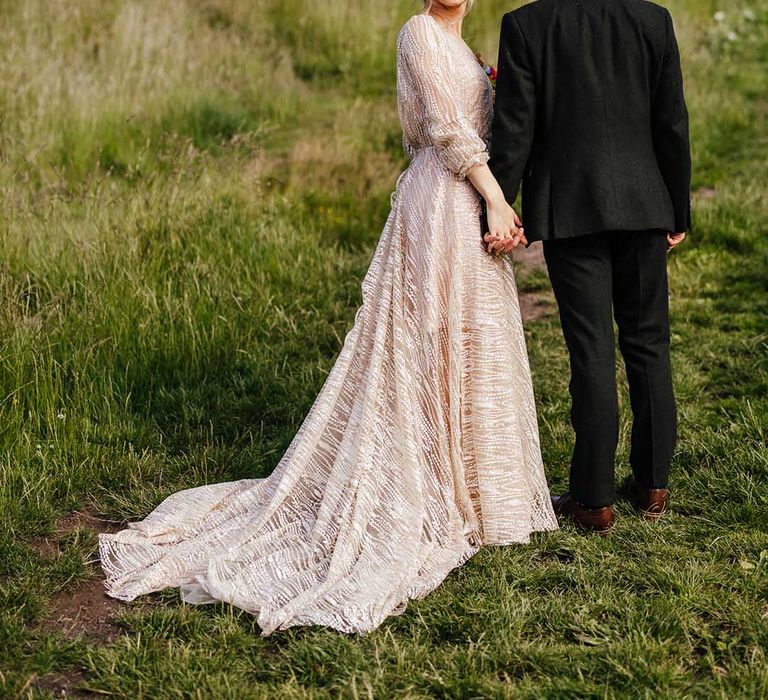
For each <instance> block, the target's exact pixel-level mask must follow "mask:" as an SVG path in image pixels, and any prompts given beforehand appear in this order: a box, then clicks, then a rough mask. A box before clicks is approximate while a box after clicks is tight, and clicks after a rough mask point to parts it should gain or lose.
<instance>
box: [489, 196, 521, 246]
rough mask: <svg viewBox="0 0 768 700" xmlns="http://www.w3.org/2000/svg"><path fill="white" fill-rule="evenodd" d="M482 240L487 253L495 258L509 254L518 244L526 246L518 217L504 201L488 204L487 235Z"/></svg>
mask: <svg viewBox="0 0 768 700" xmlns="http://www.w3.org/2000/svg"><path fill="white" fill-rule="evenodd" d="M483 240H484V241H485V242H486V250H487V251H488V253H490V254H491V255H497V256H498V255H503V254H504V253H511V252H512V251H513V250H514V249H515V248H516V247H517V246H518V245H519V244H520V243H522V244H523V245H528V239H526V237H525V231H524V230H523V225H522V223H521V221H520V217H518V215H517V213H516V212H515V210H514V209H513V208H512V207H511V206H509V204H507V202H506V200H503V199H502V200H501V201H499V202H498V203H489V204H488V233H486V234H485V235H484V236H483Z"/></svg>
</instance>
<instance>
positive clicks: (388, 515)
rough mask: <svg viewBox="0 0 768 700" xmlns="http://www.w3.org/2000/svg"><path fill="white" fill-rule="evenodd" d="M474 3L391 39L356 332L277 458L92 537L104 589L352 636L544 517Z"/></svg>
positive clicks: (417, 22) (511, 240)
mask: <svg viewBox="0 0 768 700" xmlns="http://www.w3.org/2000/svg"><path fill="white" fill-rule="evenodd" d="M470 4H471V0H433V2H430V3H428V5H427V6H425V8H424V11H423V12H422V13H421V14H418V15H416V16H414V17H412V18H411V19H410V20H408V22H406V24H405V26H404V27H403V28H402V30H401V32H400V34H399V37H398V42H397V96H398V106H399V113H400V119H401V122H402V126H403V132H404V146H405V149H406V151H407V152H408V154H410V155H411V156H412V160H411V163H410V165H409V167H408V168H407V170H406V171H405V172H404V173H403V174H402V175H401V177H400V179H399V181H398V184H397V187H396V191H395V193H394V194H393V197H392V210H391V212H390V214H389V217H388V219H387V222H386V225H385V226H384V230H383V232H382V234H381V238H380V239H379V242H378V244H377V247H376V250H375V253H374V256H373V260H372V262H371V265H370V268H369V270H368V272H367V273H366V275H365V278H364V280H363V284H362V293H363V300H362V305H361V307H360V308H359V310H358V311H357V315H356V317H355V322H354V326H353V328H352V330H351V331H350V332H349V334H348V335H347V337H346V339H345V341H344V346H343V348H342V349H341V352H340V354H339V357H338V359H337V360H336V363H335V365H334V366H333V369H332V370H331V372H330V374H329V376H328V378H327V380H326V382H325V385H324V386H323V388H322V390H321V391H320V393H319V395H318V396H317V399H316V400H315V403H314V405H313V406H312V409H311V410H310V412H309V415H308V416H307V417H306V419H305V421H304V423H303V424H302V426H301V428H300V429H299V431H298V433H297V435H296V437H295V438H294V440H293V441H292V443H291V445H290V446H289V448H288V450H287V452H286V453H285V455H284V456H283V458H282V459H281V461H280V463H279V464H278V466H277V467H276V468H275V470H274V472H273V473H272V474H271V475H270V476H269V477H267V478H265V479H241V480H238V481H232V482H226V483H218V484H209V485H205V486H199V487H196V488H190V489H186V490H183V491H179V492H177V493H175V494H173V495H171V496H169V497H168V498H166V499H165V500H164V501H163V502H162V503H161V504H160V505H159V506H158V507H157V508H156V509H155V510H154V511H153V512H151V513H150V514H149V515H148V516H147V517H146V518H145V519H144V520H142V521H139V522H135V523H130V524H129V525H128V529H125V530H122V531H121V532H117V533H114V534H102V535H100V536H99V552H100V557H101V563H102V566H103V568H104V570H105V572H106V576H107V580H106V582H105V585H106V587H107V593H108V594H109V595H110V596H112V597H115V598H119V599H121V600H126V601H129V600H133V599H134V598H136V597H137V596H139V595H143V594H146V593H149V592H152V591H157V590H160V589H163V588H166V587H171V586H172V587H178V588H179V589H180V591H181V597H182V599H183V600H184V601H186V602H188V603H192V604H200V603H213V602H216V601H225V602H227V603H230V604H232V605H234V606H237V607H239V608H242V609H244V610H247V611H248V612H250V613H252V614H254V615H256V616H257V620H258V623H259V625H260V627H261V629H262V635H267V634H269V633H271V632H272V631H274V630H276V629H285V628H288V627H292V626H294V625H323V626H327V627H332V628H335V629H338V630H342V631H344V632H366V631H369V630H372V629H374V628H376V627H377V626H378V625H379V624H381V622H382V621H383V620H384V619H385V618H386V617H387V616H389V615H394V614H399V613H402V612H403V611H404V610H405V607H406V604H407V602H408V600H409V599H412V598H421V597H423V596H425V595H427V594H428V593H429V592H430V591H432V590H434V589H435V588H436V587H437V586H438V585H439V584H440V582H441V581H442V580H443V579H444V578H445V577H446V575H447V574H448V573H449V572H450V571H451V570H452V569H454V568H455V567H457V566H459V565H460V564H462V563H463V562H465V561H466V560H467V559H468V558H469V557H471V556H472V555H473V554H474V553H476V552H477V551H478V549H479V548H480V547H482V546H484V545H504V544H512V543H521V542H528V541H529V537H530V534H531V532H534V531H541V530H553V529H555V528H556V527H557V522H556V520H555V516H554V513H553V511H552V506H551V503H550V498H549V492H548V489H547V484H546V480H545V476H544V470H543V466H542V459H541V453H540V449H539V436H538V428H537V422H536V409H535V405H534V397H533V392H532V387H531V376H530V370H529V366H528V357H527V353H526V347H525V342H524V337H523V328H522V323H521V319H520V310H519V306H518V300H517V291H516V287H515V281H514V276H513V270H512V263H511V261H510V260H509V259H508V256H506V255H503V253H506V252H510V251H511V250H512V248H513V247H514V246H515V245H516V244H517V243H518V242H519V241H523V242H525V238H524V233H523V230H522V229H521V228H519V225H520V222H519V220H518V219H517V216H516V214H515V212H514V211H513V210H512V208H511V207H510V206H509V204H508V203H507V202H505V201H504V197H503V195H502V193H501V189H500V188H499V185H498V183H497V182H496V180H495V179H494V177H493V175H492V174H491V171H490V170H489V168H488V166H487V164H486V162H487V160H488V151H487V141H488V137H489V130H490V121H491V117H492V110H493V101H492V87H491V84H490V82H489V80H488V78H487V77H486V75H485V72H484V71H483V69H482V67H481V66H480V65H479V63H478V62H477V61H476V59H475V57H474V55H473V53H472V51H471V50H470V48H469V47H468V46H467V44H465V43H464V41H463V39H462V38H461V24H462V19H463V17H464V15H465V14H466V11H467V9H468V5H470ZM481 199H482V200H485V204H486V207H487V215H488V224H489V231H490V233H489V235H488V236H486V242H488V243H489V245H488V252H486V250H485V249H484V246H483V240H482V237H481V231H480V222H479V214H480V209H481Z"/></svg>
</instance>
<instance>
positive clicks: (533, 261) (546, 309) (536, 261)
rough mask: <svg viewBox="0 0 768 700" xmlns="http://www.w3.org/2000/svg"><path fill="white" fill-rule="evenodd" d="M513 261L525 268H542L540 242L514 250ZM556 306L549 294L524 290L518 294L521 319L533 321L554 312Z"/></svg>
mask: <svg viewBox="0 0 768 700" xmlns="http://www.w3.org/2000/svg"><path fill="white" fill-rule="evenodd" d="M514 256H515V263H517V265H519V266H520V267H521V268H522V271H523V274H525V271H526V270H544V269H546V263H545V262H544V249H543V247H542V245H541V243H540V242H537V243H531V245H529V246H528V247H527V248H523V247H519V248H517V249H516V250H515V253H514ZM556 309H557V307H556V305H555V302H554V299H553V298H552V295H551V294H545V293H542V292H524V293H522V294H520V314H521V315H522V317H523V321H535V320H536V319H537V318H541V317H542V316H546V315H547V314H551V313H555V311H556Z"/></svg>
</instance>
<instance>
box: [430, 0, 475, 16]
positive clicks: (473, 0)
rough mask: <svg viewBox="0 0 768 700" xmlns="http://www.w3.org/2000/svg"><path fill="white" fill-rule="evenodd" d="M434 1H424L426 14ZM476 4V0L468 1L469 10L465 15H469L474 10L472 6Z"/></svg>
mask: <svg viewBox="0 0 768 700" xmlns="http://www.w3.org/2000/svg"><path fill="white" fill-rule="evenodd" d="M432 2H433V0H424V12H429V10H430V8H431V7H432ZM474 4H475V0H467V10H466V12H465V13H464V15H465V16H466V15H468V14H469V11H470V10H471V9H472V6H473V5H474Z"/></svg>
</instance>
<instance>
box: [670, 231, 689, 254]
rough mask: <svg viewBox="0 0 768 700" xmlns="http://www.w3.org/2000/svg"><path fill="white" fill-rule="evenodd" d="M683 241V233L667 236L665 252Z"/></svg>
mask: <svg viewBox="0 0 768 700" xmlns="http://www.w3.org/2000/svg"><path fill="white" fill-rule="evenodd" d="M684 240H685V231H682V232H680V233H668V234H667V252H669V251H670V250H672V249H673V248H674V247H675V246H677V245H679V244H680V243H682V242H683V241H684Z"/></svg>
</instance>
